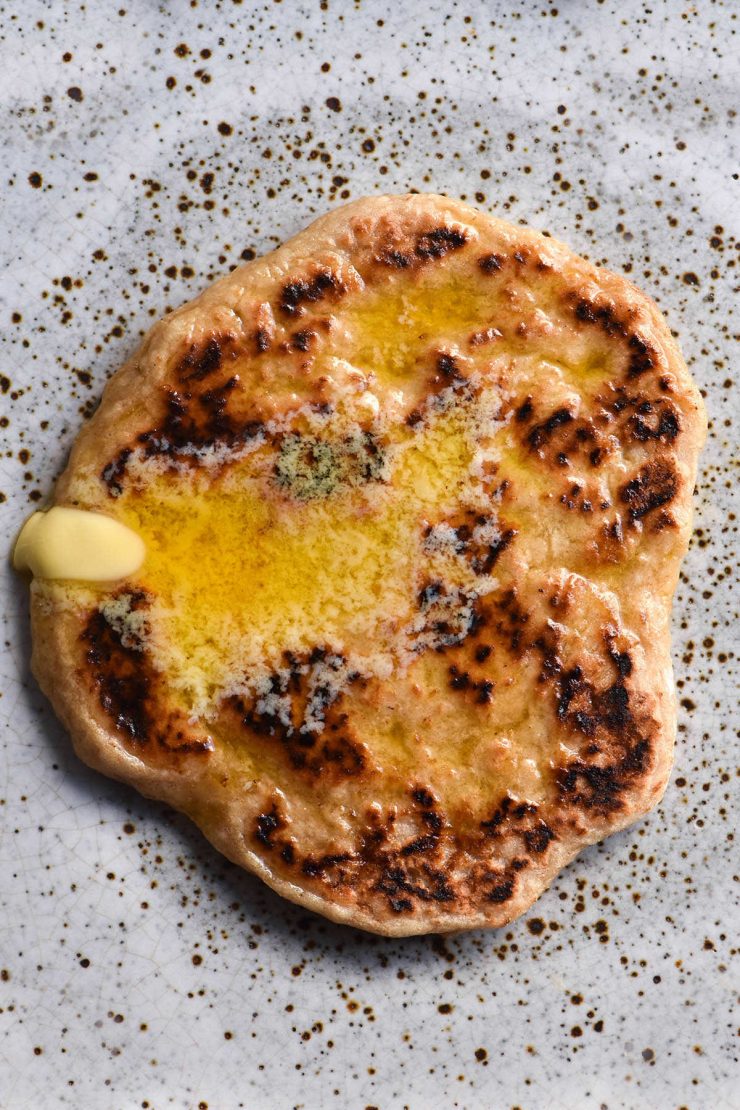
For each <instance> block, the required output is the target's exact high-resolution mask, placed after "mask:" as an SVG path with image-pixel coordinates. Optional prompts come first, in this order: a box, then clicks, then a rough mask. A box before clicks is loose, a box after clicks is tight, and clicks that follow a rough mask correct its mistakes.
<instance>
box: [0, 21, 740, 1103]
mask: <svg viewBox="0 0 740 1110" xmlns="http://www.w3.org/2000/svg"><path fill="white" fill-rule="evenodd" d="M555 4H556V6H553V5H552V4H551V3H550V2H549V0H546V2H544V3H531V4H529V3H528V4H520V3H498V2H490V3H481V2H478V3H471V4H468V5H457V4H455V3H454V2H452V0H450V2H448V3H445V4H440V3H435V2H424V3H422V2H420V0H407V2H406V3H405V4H388V3H379V2H376V3H371V2H369V0H368V2H365V3H362V4H360V3H350V2H349V0H347V2H346V3H341V2H340V0H326V2H324V3H318V2H314V3H310V4H309V3H297V2H287V0H286V2H284V3H267V2H266V3H264V4H262V5H258V4H256V3H249V2H245V3H243V4H238V3H234V2H232V0H220V2H219V0H214V2H206V0H200V2H199V0H192V3H191V4H190V5H189V6H188V5H186V4H185V3H179V4H174V3H164V2H163V3H161V4H154V3H151V2H147V0H120V5H121V7H120V10H117V9H116V6H115V5H110V4H95V3H88V4H87V5H82V4H79V3H77V2H73V0H69V2H63V0H56V2H54V3H44V2H42V0H23V3H20V2H16V3H9V4H6V5H5V8H4V11H3V12H2V13H1V15H0V27H1V34H2V38H3V45H2V67H1V69H0V84H1V86H2V91H3V101H2V103H3V113H2V117H1V119H2V124H1V126H2V129H3V131H4V139H5V141H4V143H3V147H2V150H3V155H2V158H3V170H2V176H3V188H2V217H1V218H2V223H3V225H4V232H3V235H2V240H1V246H0V249H1V252H2V267H1V269H0V283H1V292H0V296H1V310H2V316H1V319H2V335H1V338H2V343H3V353H2V366H1V367H0V371H1V372H2V374H3V375H5V376H6V377H7V379H9V384H8V385H7V390H6V387H5V379H3V382H2V383H0V384H1V385H2V389H3V390H4V392H3V393H2V394H0V404H2V407H3V414H4V417H7V420H8V423H7V425H6V424H3V426H2V434H3V437H4V439H5V440H6V443H5V447H6V450H5V451H4V452H3V457H2V460H0V467H1V474H0V489H2V490H3V491H4V493H5V495H6V497H7V500H6V501H4V502H3V503H2V505H0V512H1V513H2V519H3V526H2V534H3V536H5V537H6V539H7V540H8V541H9V540H10V537H11V535H12V534H13V532H14V530H15V528H16V527H17V526H18V525H19V524H20V522H21V521H22V519H23V518H24V517H25V515H26V514H27V513H28V512H29V510H31V509H32V508H33V506H34V503H35V502H34V498H37V497H39V496H41V497H45V496H46V494H47V493H48V491H49V489H50V483H51V480H52V478H53V477H54V475H55V474H56V473H57V472H58V471H59V469H60V467H61V465H62V464H63V461H64V458H65V455H66V453H67V450H68V448H69V446H70V444H71V442H72V439H73V437H74V435H75V432H76V429H77V428H78V427H79V425H80V422H81V420H82V419H83V418H84V416H85V415H86V414H88V413H89V411H90V409H91V408H92V407H93V406H94V404H95V402H96V399H97V398H98V396H99V395H100V391H101V389H102V386H103V383H104V382H105V380H106V378H107V376H108V375H109V374H110V373H111V372H112V371H113V370H115V369H116V367H117V366H118V365H119V364H120V363H121V362H122V361H123V359H124V358H125V357H126V356H127V355H128V354H129V352H130V351H131V350H132V349H133V348H134V346H135V345H136V344H137V342H138V339H139V336H140V335H141V333H142V332H143V331H144V329H146V328H147V327H148V326H149V325H150V324H151V322H152V321H153V319H154V318H156V317H158V316H160V314H161V313H162V312H163V311H164V310H165V309H166V308H168V307H174V306H176V305H177V304H179V303H181V302H182V301H184V300H186V299H188V298H190V297H191V296H192V295H194V294H195V293H196V292H197V291H198V290H199V289H201V288H202V287H203V285H204V284H205V283H206V282H207V281H208V280H209V279H210V278H211V276H213V275H216V274H218V273H220V272H222V271H223V270H224V269H225V268H227V267H228V266H230V265H233V264H235V263H237V262H238V261H239V259H240V257H243V256H244V254H243V252H248V253H247V256H250V257H251V252H256V253H260V252H263V251H265V250H267V249H268V248H270V247H271V246H273V245H274V244H275V243H277V242H279V241H280V240H282V239H284V238H285V237H287V236H289V235H291V234H292V233H294V232H295V231H297V230H298V229H299V228H300V227H301V226H303V225H304V224H305V223H307V222H308V221H309V219H310V218H311V217H312V216H313V215H314V214H318V213H320V212H323V211H325V210H326V209H327V208H328V207H329V206H331V205H333V204H335V203H338V202H340V201H341V200H342V199H343V198H346V197H358V196H361V195H362V194H364V193H371V192H402V191H406V190H408V189H412V188H413V189H420V190H423V189H429V190H433V191H439V192H447V193H449V194H450V195H455V196H460V197H464V198H465V199H467V200H470V201H472V202H474V203H476V202H477V203H478V204H479V205H480V206H481V207H483V208H486V209H489V210H491V211H492V212H494V213H496V214H498V215H501V216H504V217H507V218H508V219H511V220H514V221H517V220H521V221H523V222H524V221H526V222H528V223H531V224H533V225H534V226H536V227H539V228H545V229H547V230H549V231H550V232H551V233H552V234H554V235H557V236H558V237H560V238H562V239H565V240H566V241H567V242H568V243H570V244H571V245H572V246H573V247H574V248H576V249H577V250H579V251H581V252H583V253H585V254H587V255H589V256H590V257H591V258H593V259H595V260H596V261H599V262H603V263H605V264H607V265H609V266H610V267H611V268H613V269H616V270H618V271H619V270H622V271H625V272H627V273H629V274H630V276H631V277H633V278H634V280H636V281H637V282H638V283H639V284H640V285H642V286H643V287H644V288H645V289H646V290H648V291H649V292H651V293H652V294H653V295H654V296H655V297H656V298H657V300H658V301H659V303H660V304H661V306H662V307H663V309H664V310H665V311H666V313H667V314H668V319H669V321H670V323H671V325H672V327H673V328H674V329H675V331H676V332H677V333H678V335H679V337H680V340H681V343H682V345H683V349H684V352H685V354H686V357H687V359H688V361H689V364H690V365H691V367H692V370H693V373H694V374H695V375H696V377H697V379H698V381H699V382H700V384H701V385H702V387H703V388H704V390H705V391H706V394H707V400H708V405H709V411H710V417H711V425H710V427H711V431H710V439H709V443H708V446H707V449H706V452H705V454H704V456H703V460H702V463H703V465H702V471H701V489H700V493H699V498H698V518H697V533H696V537H695V539H694V543H693V545H692V549H691V552H690V554H689V557H688V559H687V561H686V564H685V567H684V573H683V575H682V579H681V585H680V588H679V591H678V596H677V600H676V607H675V616H674V623H673V629H674V637H675V640H674V644H675V650H674V658H675V663H676V677H677V681H678V686H679V698H680V701H681V710H680V734H679V746H678V754H677V762H676V770H675V773H674V778H673V781H672V784H671V786H670V787H669V790H668V793H667V795H666V798H665V801H664V802H663V804H662V806H661V807H660V808H659V809H658V810H657V811H656V812H655V813H654V814H653V815H652V816H651V817H649V818H648V819H647V820H646V821H643V822H642V823H640V824H639V825H638V826H636V827H635V828H633V829H631V830H629V831H627V832H626V833H624V834H622V835H620V836H617V837H614V838H613V839H612V840H610V841H609V842H608V843H607V844H606V845H604V846H602V847H599V848H595V849H593V850H591V851H589V852H586V853H585V854H584V855H583V857H582V858H581V859H580V860H579V862H577V863H576V864H575V865H574V866H573V867H571V868H569V869H568V871H567V872H566V873H565V874H564V875H563V876H562V877H561V879H560V880H559V881H558V882H557V883H556V884H555V886H554V887H553V888H552V890H551V891H550V892H549V893H548V894H546V895H545V897H543V898H542V900H541V901H540V902H539V903H538V904H537V905H536V906H535V907H534V908H533V910H532V911H531V913H530V914H529V915H528V916H527V917H526V918H525V919H524V920H522V921H520V922H518V923H517V924H516V925H514V926H512V927H511V928H510V929H506V930H503V931H500V932H498V933H486V934H484V933H476V934H470V935H465V936H460V937H458V938H456V939H448V940H446V941H444V942H442V941H440V940H438V939H436V940H435V939H434V938H427V939H415V940H404V941H391V940H380V939H378V938H373V937H369V936H365V935H361V934H359V933H355V932H353V931H351V930H346V929H341V928H338V927H335V926H331V925H329V924H327V923H325V922H324V921H323V920H321V919H319V918H315V917H312V916H310V915H308V914H306V913H303V912H301V911H300V910H298V909H296V908H295V907H293V906H291V905H288V904H287V903H285V902H282V901H281V900H280V899H278V898H277V897H276V896H274V895H273V894H271V893H270V892H269V891H267V890H266V889H264V888H263V887H262V886H261V885H260V884H259V883H258V882H257V881H256V880H254V879H252V878H251V877H249V876H247V875H245V874H242V873H241V872H239V871H237V870H236V869H235V868H233V867H231V866H230V865H228V864H225V863H224V862H223V861H222V860H221V859H220V858H219V857H218V856H217V855H216V854H215V852H213V851H212V850H211V849H210V848H209V847H208V845H207V844H206V843H205V842H204V841H203V839H202V838H201V836H200V835H199V834H198V832H197V831H196V830H195V829H194V828H193V827H191V826H190V825H189V823H188V822H187V821H186V820H185V819H184V818H180V817H178V816H174V815H173V814H172V813H170V812H169V811H168V810H167V809H166V808H165V807H164V806H161V805H157V804H154V803H148V802H145V801H144V800H142V799H140V798H139V797H138V796H137V795H135V794H134V793H133V792H132V791H131V790H128V789H126V788H124V787H121V786H118V785H116V784H115V783H111V782H108V781H107V780H105V779H103V778H102V777H100V776H98V775H95V774H93V773H92V772H90V771H88V770H87V769H86V768H85V767H83V766H81V765H80V763H79V762H78V761H77V760H76V759H75V758H74V756H73V755H72V754H71V749H70V744H69V742H68V740H67V737H66V736H65V735H64V734H63V731H62V730H61V728H60V727H59V726H58V725H57V724H56V722H55V720H54V718H53V716H52V714H51V712H50V710H49V707H48V705H47V704H46V703H45V701H44V699H43V698H42V697H41V696H40V694H39V693H38V691H37V689H36V687H35V685H34V683H33V681H32V679H31V678H30V676H29V672H28V653H29V643H28V633H27V627H26V619H27V611H26V597H25V593H26V590H25V588H24V586H23V584H22V583H20V582H19V581H16V580H15V578H14V576H13V575H12V574H11V573H10V571H9V570H8V572H7V576H6V579H5V584H4V589H5V592H6V596H7V599H8V603H7V608H6V617H5V624H4V634H3V638H4V640H5V641H6V644H7V649H6V652H5V656H4V660H3V664H2V677H3V694H2V699H0V724H1V725H2V729H3V732H2V737H3V739H2V749H1V750H2V764H1V768H0V799H1V801H2V804H1V805H0V823H1V824H0V837H1V839H0V869H1V872H2V874H1V877H0V914H1V916H0V928H1V930H2V932H1V934H0V936H1V942H0V943H1V948H0V969H2V970H1V977H0V1105H2V1107H3V1108H5V1110H17V1108H26V1107H29V1108H33V1110H35V1108H37V1107H57V1106H60V1107H65V1106H69V1107H81V1108H82V1110H87V1108H92V1110H105V1108H108V1107H110V1108H119V1107H120V1108H129V1107H144V1108H156V1110H160V1108H161V1107H169V1106H176V1107H193V1108H195V1107H205V1106H207V1107H209V1108H210V1110H220V1108H222V1107H223V1108H228V1110H231V1108H232V1107H233V1108H236V1107H248V1108H250V1110H271V1108H281V1110H282V1108H283V1107H286V1108H289V1107H294V1106H295V1107H307V1108H309V1110H313V1108H324V1107H337V1108H342V1110H343V1108H345V1107H352V1108H354V1107H359V1108H363V1107H370V1106H375V1107H379V1108H382V1110H388V1108H396V1107H398V1108H400V1107H404V1106H407V1107H411V1108H413V1110H417V1108H418V1110H433V1108H437V1107H438V1108H440V1110H447V1108H448V1107H473V1108H478V1107H480V1108H484V1110H499V1108H504V1110H506V1108H509V1107H520V1108H522V1110H540V1108H542V1110H556V1108H561V1107H562V1108H567V1110H578V1108H580V1107H587V1108H592V1107H593V1108H595V1110H598V1108H604V1107H607V1108H608V1110H616V1108H618V1107H650V1108H656V1110H663V1108H664V1107H682V1106H683V1107H688V1108H690V1110H702V1108H712V1110H723V1108H724V1110H732V1108H737V1107H738V1106H740V1093H739V1091H738V1073H737V1070H736V1055H737V1054H736V1051H735V1049H734V1048H733V1045H736V1036H735V1034H736V1032H737V1030H736V1028H735V1024H736V1023H735V1022H733V1019H732V1017H731V1001H732V985H733V978H732V956H733V953H734V952H736V951H737V949H736V947H733V946H734V945H735V946H736V944H737V923H738V918H737V914H736V902H735V900H734V898H733V875H734V876H735V879H736V876H737V849H736V844H735V842H734V840H733V834H734V818H733V815H732V799H731V791H732V790H733V786H734V784H735V782H736V779H734V778H733V777H732V776H733V775H734V764H735V756H734V752H733V750H732V748H731V743H732V741H731V731H730V716H731V713H732V710H733V708H734V706H735V704H736V687H733V685H732V665H733V664H734V663H735V655H734V654H733V650H736V649H737V639H735V645H734V649H733V642H732V638H733V624H732V622H733V619H734V617H735V610H734V608H733V605H734V597H733V594H732V592H731V590H732V586H731V569H730V568H731V567H732V565H733V559H732V555H731V552H730V548H731V544H732V541H733V540H734V538H735V532H736V519H735V517H734V516H733V515H732V508H731V499H732V494H733V486H732V481H733V479H732V476H731V472H730V469H729V456H730V449H731V446H732V443H733V440H735V439H736V435H737V432H736V425H734V424H733V422H732V421H733V411H732V410H733V403H734V406H735V414H737V397H738V394H737V388H736V386H734V385H733V384H732V383H733V381H734V380H735V379H734V375H735V369H734V368H733V364H732V346H731V339H732V335H733V332H734V333H736V332H737V323H736V322H735V323H734V324H733V320H732V312H733V309H736V306H737V301H736V300H735V301H734V302H733V290H734V289H736V286H737V280H738V270H737V269H734V268H733V267H734V266H735V255H734V253H733V252H734V249H735V247H736V244H735V242H734V239H733V232H734V234H735V235H737V232H738V221H737V212H738V196H737V193H738V187H737V181H738V173H737V170H738V164H739V162H738V158H737V153H738V152H737V139H738V127H737V120H736V118H735V110H736V109H737V107H738V101H739V100H740V95H739V93H740V83H739V81H738V57H739V56H740V51H739V50H738V45H739V44H738V35H737V31H738V24H739V21H738V19H737V14H738V13H737V6H736V5H735V4H733V3H732V0H726V3H722V2H716V3H711V2H708V0H698V2H697V3H695V4H688V3H686V4H682V3H679V2H678V0H672V2H660V0H657V2H656V3H654V4H651V5H648V6H646V5H644V4H643V2H642V0H620V2H619V3H616V2H614V3H611V2H608V3H601V4H594V3H586V2H585V0H555ZM733 915H734V916H733ZM734 983H735V984H736V983H737V979H735V980H734ZM735 1016H736V1015H735ZM733 1069H735V1070H734V1072H733Z"/></svg>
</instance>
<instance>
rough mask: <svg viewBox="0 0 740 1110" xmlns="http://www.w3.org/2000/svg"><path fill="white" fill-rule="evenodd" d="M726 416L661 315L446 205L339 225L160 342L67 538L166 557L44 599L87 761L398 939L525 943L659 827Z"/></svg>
mask: <svg viewBox="0 0 740 1110" xmlns="http://www.w3.org/2000/svg"><path fill="white" fill-rule="evenodd" d="M704 434H705V416H704V410H703V406H702V402H701V399H700V396H699V394H698V391H697V389H696V387H695V386H694V384H693V382H692V381H691V378H690V376H689V374H688V372H687V369H686V367H685V364H684V362H683V359H682V357H681V355H680V352H679V350H678V348H677V346H676V344H675V342H674V340H673V339H672V337H671V334H670V332H669V330H668V328H667V326H666V323H665V321H664V320H663V318H662V316H661V314H660V313H659V311H658V309H657V308H656V306H655V305H654V304H653V302H652V301H651V300H650V299H649V298H648V297H646V296H645V295H644V294H642V293H641V292H639V291H638V290H637V289H636V288H635V287H634V286H633V285H631V284H630V283H629V282H627V281H626V280H625V279H623V278H621V277H618V276H616V275H614V274H611V273H608V272H607V271H605V270H602V269H597V268H596V267H594V266H592V265H591V264H590V263H588V262H587V261H585V260H584V259H582V258H580V257H578V256H577V255H575V254H574V253H572V252H571V251H570V250H569V249H568V248H567V247H565V246H563V245H562V244H560V243H558V242H556V241H555V240H553V239H551V238H548V237H544V236H542V235H540V234H537V233H535V232H533V231H530V230H527V229H524V228H521V227H514V226H511V225H509V224H507V223H504V222H502V221H500V220H497V219H494V218H492V217H490V216H488V215H486V214H483V213H481V212H479V211H476V210H474V209H472V208H470V207H468V206H466V205H464V204H461V203H459V202H456V201H453V200H449V199H447V198H444V197H441V196H433V195H409V196H389V197H374V198H367V199H363V200H360V201H357V202H354V203H352V204H349V205H347V206H345V207H343V208H339V209H337V210H335V211H333V212H331V213H330V214H329V215H327V216H324V217H323V218H321V219H319V220H317V221H316V222H315V223H314V224H312V225H311V226H310V227H309V228H307V229H306V230H305V231H303V232H301V233H300V234H299V235H297V236H296V237H295V238H294V239H292V240H291V241H290V242H288V243H286V244H285V245H284V246H282V247H280V248H279V249H278V250H276V251H275V252H273V253H272V254H270V255H267V256H266V257H264V258H261V259H258V260H256V261H254V262H251V263H248V264H247V265H244V266H241V267H239V268H238V269H237V270H235V271H234V272H233V273H231V274H229V275H228V276H226V277H224V278H222V279H221V280H219V281H217V282H216V283H215V284H213V285H212V286H211V287H210V288H208V289H207V290H206V291H205V292H204V293H203V294H202V295H201V296H200V297H198V298H197V299H196V300H195V301H193V302H192V303H190V304H188V305H185V306H184V307H183V308H181V309H179V310H178V311H176V312H173V313H172V314H171V315H169V316H167V317H166V318H165V319H164V320H162V321H161V322H160V323H159V324H157V325H156V326H155V327H154V328H153V329H152V331H151V332H150V333H149V335H148V336H147V337H146V339H145V340H144V342H143V344H142V346H141V348H140V349H139V350H138V351H137V352H136V354H135V355H134V356H133V357H132V358H131V359H130V360H129V361H128V362H127V363H126V365H125V366H123V367H122V369H121V370H119V371H118V373H117V374H116V375H115V376H114V377H113V378H112V379H111V381H110V382H109V384H108V386H107V387H106V390H105V392H104V395H103V399H102V402H101V405H100V407H99V409H98V411H97V412H96V414H95V415H94V416H93V418H92V419H91V420H90V422H89V423H88V424H87V425H86V426H85V427H84V428H83V429H82V431H81V432H80V434H79V436H78V439H77V441H76V443H75V446H74V448H73V451H72V454H71V458H70V461H69V465H68V467H67V469H66V471H65V473H64V474H63V476H62V477H61V479H60V480H59V482H58V484H57V487H56V491H55V495H54V504H59V505H69V506H77V507H81V508H84V509H91V510H96V511H101V512H105V513H108V514H110V515H111V516H114V517H115V518H117V519H119V520H121V521H123V522H124V523H126V524H128V525H129V526H131V527H133V528H134V529H136V531H137V532H139V534H140V535H141V536H142V537H143V538H144V540H145V542H146V545H147V558H146V561H145V563H144V565H143V567H142V569H141V571H140V572H138V573H137V574H136V575H135V576H133V577H132V578H131V579H127V580H125V581H123V582H120V583H116V584H114V585H112V586H109V587H99V586H97V587H96V586H93V585H91V584H86V583H74V582H50V581H42V580H36V581H34V583H33V586H32V621H33V641H34V648H33V666H34V670H35V673H36V675H37V677H38V680H39V682H40V684H41V686H42V688H43V689H44V690H45V692H46V693H47V695H48V696H49V698H50V699H51V701H52V703H53V705H54V707H55V709H56V711H57V713H58V715H59V716H60V718H61V719H62V721H63V722H64V723H65V725H66V726H67V728H68V729H69V732H70V735H71V737H72V740H73V742H74V745H75V748H76V750H77V752H78V754H79V755H80V756H81V758H82V759H84V760H85V761H86V762H87V763H89V764H90V765H91V766H93V767H96V768H98V769H99V770H101V771H103V772H105V773H106V774H108V775H112V776H113V777H115V778H118V779H121V780H123V781H124V782H127V783H131V784H133V785H134V786H135V787H137V788H138V789H139V790H140V791H141V792H142V793H144V794H146V795H149V796H152V797H155V798H160V799H164V800H166V801H168V802H170V803H171V804H172V805H174V806H176V807H177V808H178V809H181V810H183V811H184V812H186V813H187V814H189V815H190V816H191V817H192V818H193V820H194V821H196V822H197V823H198V825H199V826H200V828H201V829H202V830H203V832H204V833H205V834H206V836H207V837H208V838H209V839H210V840H211V841H212V842H213V844H214V845H216V847H217V848H219V849H220V850H221V851H222V852H223V853H224V854H225V855H226V856H228V857H229V858H230V859H232V860H233V861H235V862H236V863H238V864H240V865H242V866H244V867H246V868H248V869H249V870H251V871H253V872H255V873H256V874H258V875H259V876H261V878H263V879H264V880H265V881H266V882H267V883H269V884H270V885H271V886H272V887H273V888H274V889H275V890H277V891H278V892H279V893H281V894H283V895H285V896H286V897H287V898H289V899H292V900H293V901H295V902H298V903H301V904H302V905H304V906H306V907H308V908H310V909H312V910H316V911H318V912H320V913H323V914H325V915H326V916H327V917H330V918H333V919H334V920H337V921H341V922H345V923H348V924H352V925H356V926H358V927H361V928H363V929H368V930H371V931H375V932H379V933H385V934H390V935H404V934H413V933H422V932H430V931H447V930H455V929H460V928H472V927H480V926H497V925H502V924H504V923H507V922H509V921H511V920H512V919H513V918H515V917H516V916H518V915H519V914H521V913H522V912H524V911H525V910H526V909H527V908H528V906H530V905H531V903H532V902H533V901H534V900H535V899H536V898H537V897H538V896H539V895H540V894H541V893H542V891H543V890H544V889H545V888H546V887H547V886H548V884H549V883H550V882H551V881H552V879H553V878H554V876H555V875H556V874H557V873H558V871H559V870H560V869H561V868H562V867H563V866H564V865H565V864H567V863H568V861H569V860H571V859H572V858H573V857H574V856H575V855H576V854H577V853H578V851H579V850H580V849H581V848H583V847H584V846H585V845H587V844H589V843H592V842H594V841H597V840H600V839H602V838H603V837H605V836H607V835H608V834H609V833H611V832H614V831H615V830H617V829H620V828H622V827H624V826H625V825H628V824H629V823H630V822H632V821H634V820H635V819H637V818H638V817H640V816H641V815H642V814H645V813H646V812H647V811H648V810H650V809H651V808H652V807H653V806H654V805H655V804H656V802H657V801H658V800H659V798H660V797H661V795H662V792H663V790H664V788H665V785H666V782H667V779H668V775H669V771H670V767H671V761H672V749H673V742H674V733H675V704H674V688H673V677H672V669H671V659H670V635H669V622H670V606H671V599H672V595H673V592H674V589H675V585H676V581H677V576H678V570H679V564H680V560H681V558H682V556H683V555H684V553H685V550H686V547H687V544H688V539H689V535H690V530H691V497H692V489H693V485H694V480H695V475H696V465H697V455H698V452H699V450H700V447H701V444H702V441H703V437H704Z"/></svg>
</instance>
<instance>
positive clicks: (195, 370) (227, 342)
mask: <svg viewBox="0 0 740 1110" xmlns="http://www.w3.org/2000/svg"><path fill="white" fill-rule="evenodd" d="M227 351H228V352H229V353H230V354H231V355H232V357H233V354H234V338H233V336H231V335H212V336H211V338H210V339H208V340H207V341H206V342H205V343H204V344H201V345H200V346H198V345H196V344H193V345H192V346H191V347H190V349H189V350H188V352H187V354H186V355H185V356H184V358H183V359H182V360H181V361H180V363H179V365H178V367H177V376H178V378H179V379H180V381H181V382H200V381H203V379H204V378H208V377H210V375H211V374H214V373H215V372H216V370H218V369H219V368H220V366H221V362H222V359H223V358H224V355H225V353H226V352H227Z"/></svg>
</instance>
